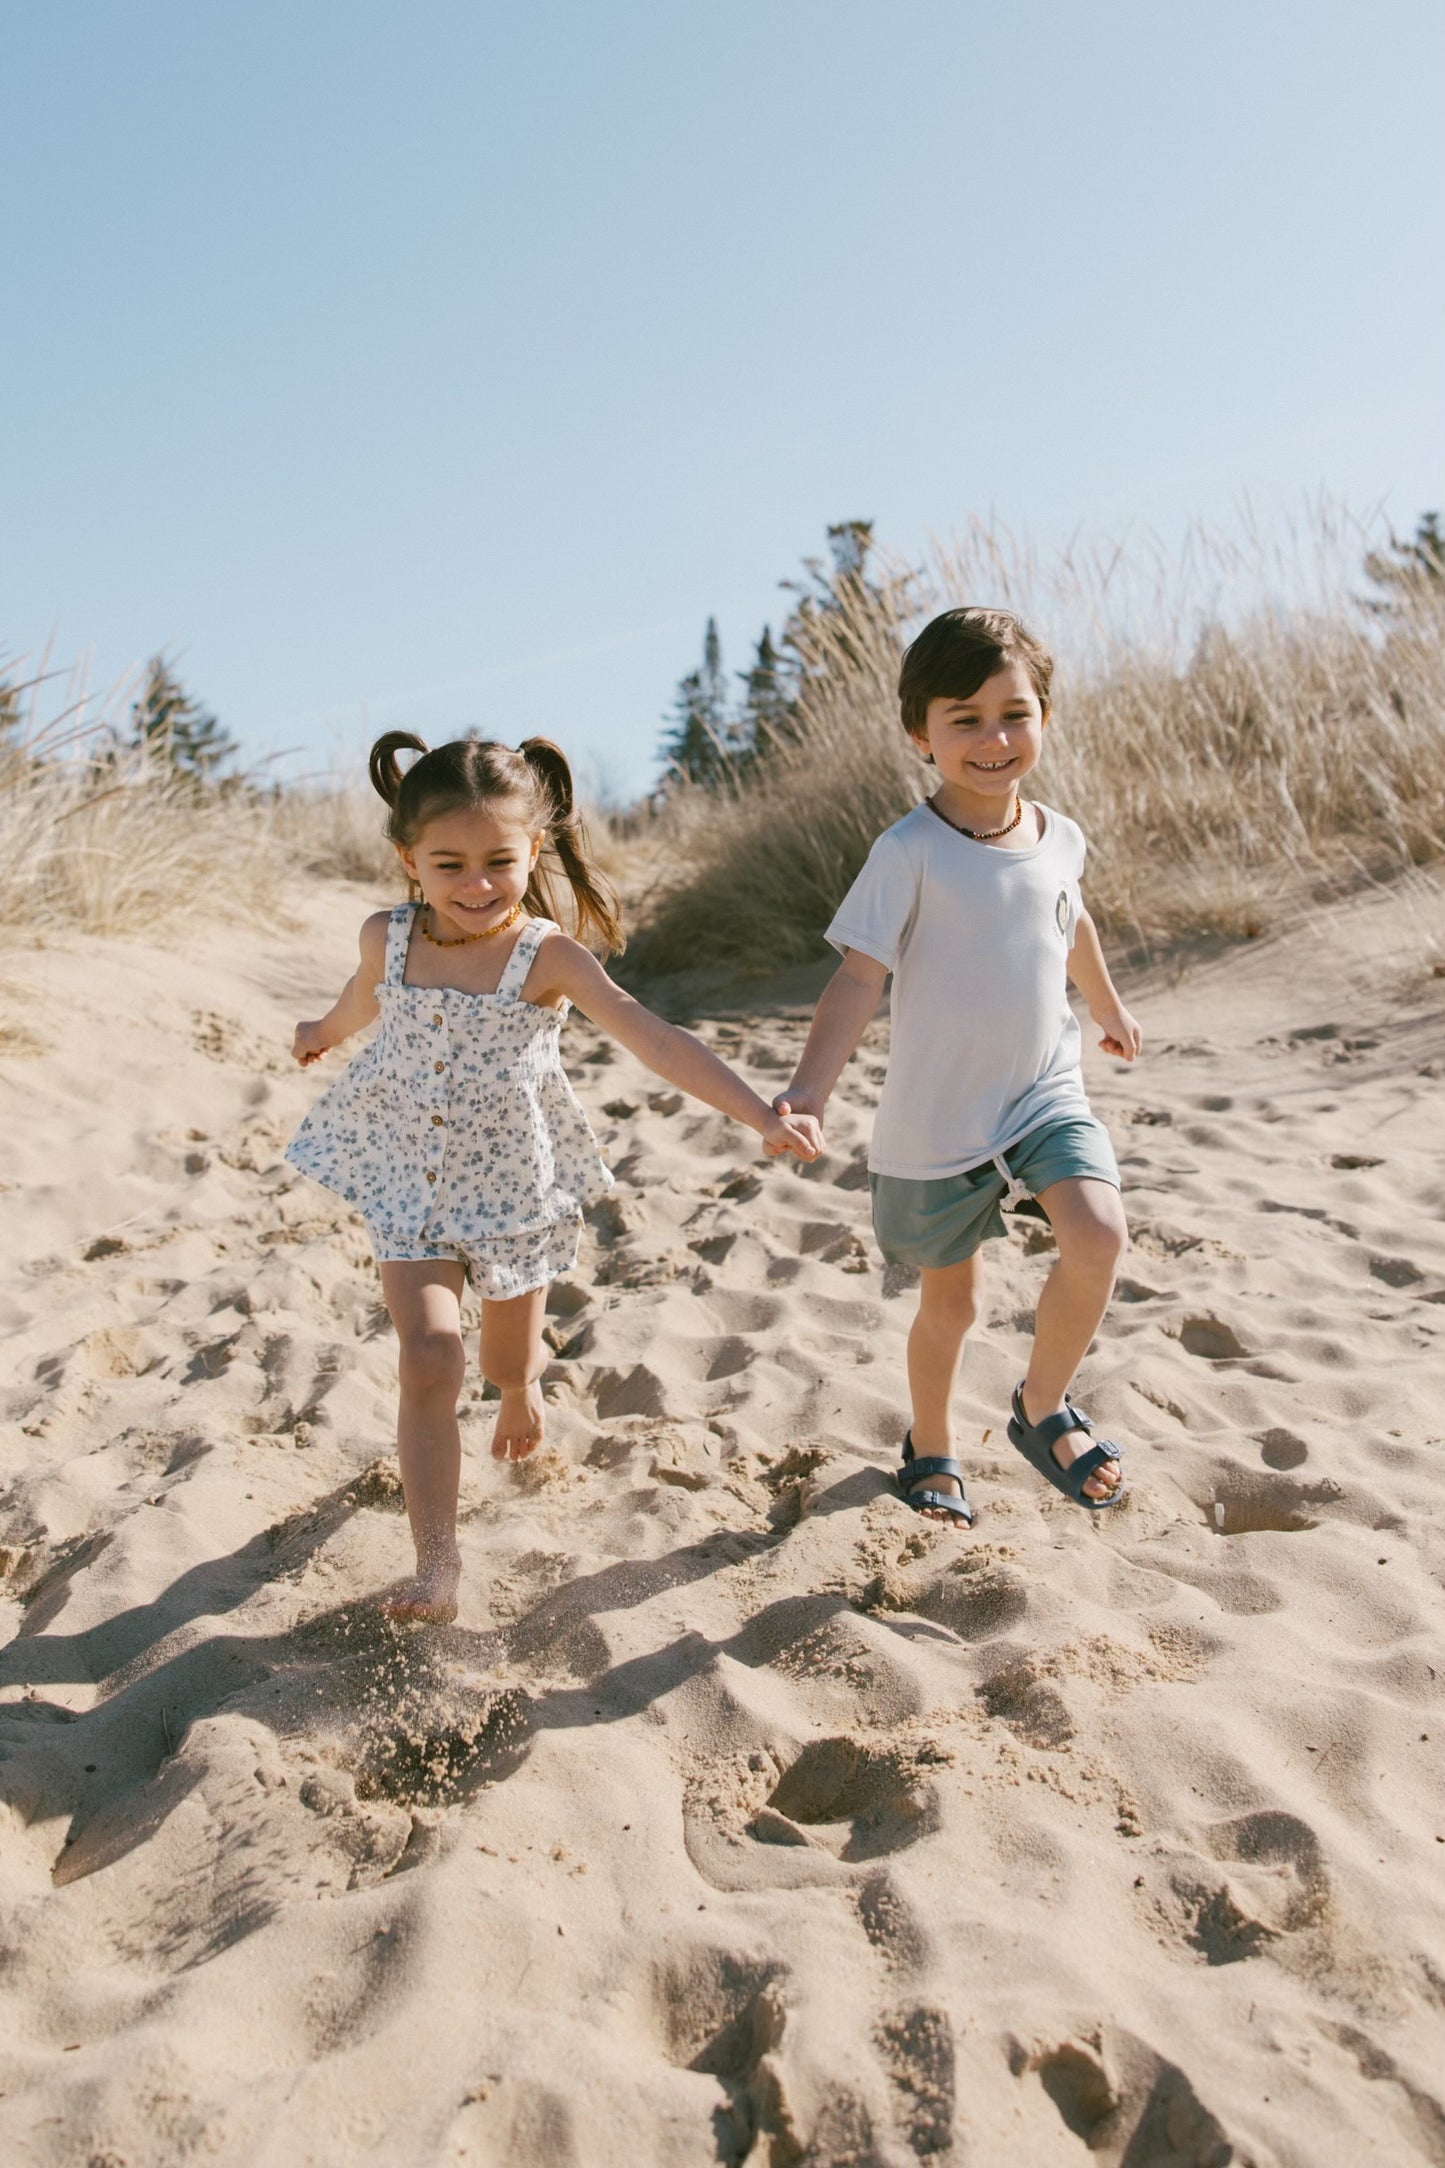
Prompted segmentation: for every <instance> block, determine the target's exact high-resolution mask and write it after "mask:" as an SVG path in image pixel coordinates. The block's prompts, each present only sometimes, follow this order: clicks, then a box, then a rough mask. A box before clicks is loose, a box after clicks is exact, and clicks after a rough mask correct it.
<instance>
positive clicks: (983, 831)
mask: <svg viewBox="0 0 1445 2168" xmlns="http://www.w3.org/2000/svg"><path fill="white" fill-rule="evenodd" d="M928 803H929V805H931V806H932V808H933V810H934V812H935V813H937V814H938V817H939V819H940V820H941V821H942V822H943V824H944V826H945V827H946V828H951V829H952V830H953V831H954V834H955V835H960V836H971V837H972V839H973V841H974V842H975V843H992V842H993V841H994V839H995V837H997V836H1011V835H1012V834H1013V832H1014V830H1015V828H1017V826H1018V824H1019V822H1020V821H1021V820H1022V819H1023V817H1024V802H1023V799H1022V798H1020V799H1018V800H1017V801H1016V803H1015V805H1014V817H1013V819H1012V820H1011V821H1005V822H1004V824H1003V826H1002V828H965V827H964V825H963V822H962V821H951V820H950V819H949V817H948V815H947V814H946V813H945V812H943V811H942V810H941V809H940V807H939V805H938V802H937V800H936V799H934V798H930V799H929V800H928Z"/></svg>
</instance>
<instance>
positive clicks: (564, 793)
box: [368, 730, 624, 954]
mask: <svg viewBox="0 0 1445 2168" xmlns="http://www.w3.org/2000/svg"><path fill="white" fill-rule="evenodd" d="M405 752H412V753H420V755H421V758H420V760H416V761H413V762H412V764H411V766H410V767H409V768H408V769H406V771H405V772H404V773H403V771H402V769H401V767H400V766H399V765H398V762H397V757H396V756H397V754H398V753H405ZM368 773H369V774H370V776H371V783H372V788H373V789H374V790H375V791H376V792H377V793H378V794H379V795H380V796H381V797H383V798H384V799H385V800H386V802H387V804H388V806H390V808H391V818H390V819H389V820H388V822H387V824H386V832H387V835H388V836H389V837H390V838H391V841H392V842H393V843H399V844H400V845H401V846H402V847H403V849H405V850H408V851H409V850H411V849H412V848H413V846H414V845H415V844H416V842H417V839H418V837H419V836H420V835H421V832H422V830H423V829H424V828H425V827H426V825H427V823H428V821H434V820H437V819H438V818H439V817H440V816H441V815H442V814H444V813H456V812H461V811H465V810H467V809H469V808H470V807H472V806H483V805H495V804H497V803H499V802H501V803H506V804H508V805H515V806H516V807H517V809H518V812H519V814H520V816H521V820H522V823H523V826H524V827H526V828H527V829H528V830H529V831H530V832H531V833H532V834H534V835H535V834H536V833H537V831H538V830H539V829H540V830H541V831H542V835H543V843H542V849H541V851H540V853H539V855H538V858H537V863H536V865H535V866H534V867H533V868H532V877H531V879H530V880H529V881H528V883H527V892H526V894H525V896H524V897H523V898H522V901H523V904H524V905H525V907H526V909H527V910H528V911H530V912H531V913H532V914H533V916H534V917H537V918H552V919H555V918H559V916H560V914H559V912H558V908H557V883H558V878H559V876H560V878H561V879H562V880H564V881H565V882H566V884H567V886H568V888H569V889H570V890H571V892H572V912H573V918H574V920H575V923H576V931H577V938H578V940H579V941H586V942H588V943H589V945H591V946H594V947H597V948H600V949H601V950H602V951H603V953H604V954H606V953H608V952H609V951H613V950H620V949H621V948H622V946H623V940H624V937H623V932H622V925H621V919H620V916H619V905H618V901H617V895H616V891H615V890H614V889H613V886H612V883H611V882H610V881H609V880H608V878H607V876H606V874H605V873H603V872H602V870H601V868H600V867H599V866H597V865H596V864H595V863H594V862H593V860H592V858H591V857H590V856H589V853H588V845H587V833H586V830H585V828H584V826H583V823H582V818H581V815H580V814H579V813H578V812H577V809H576V798H575V793H574V791H573V787H572V770H571V769H570V768H569V767H568V765H567V756H566V754H565V753H564V752H563V751H562V748H561V747H560V746H559V745H554V744H553V743H552V741H551V739H550V738H528V739H527V740H526V741H525V742H524V743H523V744H522V745H519V746H518V748H517V750H516V751H515V752H513V750H512V748H511V746H510V745H502V744H500V743H498V742H497V740H495V739H492V738H454V739H453V740H452V741H451V743H450V744H449V745H438V746H436V747H434V748H433V749H431V750H430V751H429V750H428V748H427V746H426V745H425V744H424V742H423V741H422V740H421V739H420V738H418V737H414V736H413V735H412V733H411V732H410V731H409V730H388V731H387V732H386V734H385V736H384V737H380V738H378V739H377V741H376V743H375V745H373V747H372V748H371V759H370V762H369V764H368ZM407 887H408V889H409V891H410V893H411V895H412V897H413V899H415V896H416V883H415V882H414V881H409V882H408V883H407Z"/></svg>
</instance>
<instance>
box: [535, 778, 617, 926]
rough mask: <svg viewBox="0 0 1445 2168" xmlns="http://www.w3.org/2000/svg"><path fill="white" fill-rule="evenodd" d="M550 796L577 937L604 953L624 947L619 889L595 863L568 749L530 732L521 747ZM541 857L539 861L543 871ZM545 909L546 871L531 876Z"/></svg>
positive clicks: (552, 839)
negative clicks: (579, 809)
mask: <svg viewBox="0 0 1445 2168" xmlns="http://www.w3.org/2000/svg"><path fill="white" fill-rule="evenodd" d="M517 750H518V752H519V753H520V754H521V756H522V758H523V760H525V761H526V763H527V766H528V767H529V768H530V769H531V771H532V773H533V774H534V775H535V776H536V778H537V780H538V781H539V782H540V783H541V784H542V786H543V788H544V789H545V790H546V793H547V796H548V797H549V798H550V800H551V802H552V822H551V829H550V838H549V840H550V842H551V844H552V848H553V849H554V850H555V851H556V853H557V857H558V859H559V860H560V861H561V866H562V872H563V874H564V875H565V877H566V881H567V886H568V887H569V888H570V889H571V891H572V902H573V907H574V909H575V911H576V914H577V938H578V940H579V941H587V942H591V943H594V944H595V945H596V946H598V947H600V948H601V949H602V951H603V953H604V954H608V953H615V952H620V950H621V949H622V948H623V947H624V946H625V943H626V937H625V935H624V934H623V931H622V918H621V906H620V905H619V903H618V900H617V892H616V890H615V889H614V888H613V886H612V883H611V882H610V881H609V880H608V878H607V876H606V874H605V873H604V872H603V871H602V869H601V867H600V866H597V865H595V864H594V863H593V861H592V858H591V857H590V855H589V852H588V847H587V831H586V829H585V828H584V826H583V824H582V819H581V816H580V815H579V814H578V813H577V812H576V810H575V793H574V791H573V787H572V770H571V769H570V768H569V767H568V765H567V755H566V754H565V753H564V752H563V750H562V748H561V746H560V745H554V744H553V743H552V740H551V739H550V738H528V739H527V740H526V742H525V743H524V744H522V745H519V746H518V748H517ZM540 868H541V861H540V860H539V861H538V870H539V871H540ZM533 887H534V888H535V889H536V890H537V900H538V902H539V903H540V904H541V906H542V910H543V914H544V915H545V916H547V917H551V916H552V912H551V910H550V908H549V907H548V902H547V897H546V886H545V876H544V877H543V880H542V881H541V882H538V881H537V879H536V877H535V876H534V878H533Z"/></svg>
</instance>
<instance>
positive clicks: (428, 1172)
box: [426, 1167, 436, 1182]
mask: <svg viewBox="0 0 1445 2168" xmlns="http://www.w3.org/2000/svg"><path fill="white" fill-rule="evenodd" d="M426 1178H427V1180H428V1181H429V1182H434V1181H435V1180H436V1176H435V1175H434V1174H433V1173H432V1170H431V1168H430V1167H428V1168H427V1170H426Z"/></svg>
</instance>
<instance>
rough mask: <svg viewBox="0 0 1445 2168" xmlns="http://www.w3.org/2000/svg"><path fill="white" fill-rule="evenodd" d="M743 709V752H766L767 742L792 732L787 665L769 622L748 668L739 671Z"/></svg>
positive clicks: (791, 696)
mask: <svg viewBox="0 0 1445 2168" xmlns="http://www.w3.org/2000/svg"><path fill="white" fill-rule="evenodd" d="M738 676H739V677H740V678H741V679H742V684H743V708H742V717H741V721H740V724H739V736H740V737H741V740H742V744H743V750H744V752H745V753H746V754H749V755H751V754H754V753H766V751H767V749H768V747H769V746H770V745H776V744H777V742H778V740H779V739H780V738H784V737H787V736H789V735H790V734H791V730H792V721H793V695H792V677H791V672H790V671H789V669H788V665H787V663H786V661H785V660H784V658H783V656H782V655H781V654H780V653H779V651H778V649H777V648H776V647H775V646H774V644H773V631H772V627H771V625H764V627H763V635H762V638H761V639H760V640H759V642H758V645H757V650H756V653H755V654H754V657H753V666H752V668H751V670H740V671H739V672H738Z"/></svg>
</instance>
